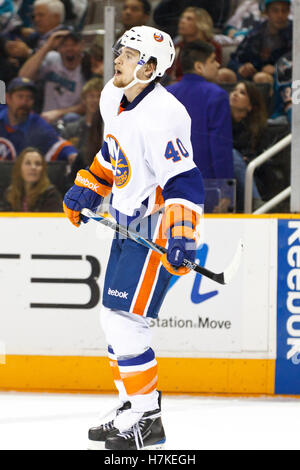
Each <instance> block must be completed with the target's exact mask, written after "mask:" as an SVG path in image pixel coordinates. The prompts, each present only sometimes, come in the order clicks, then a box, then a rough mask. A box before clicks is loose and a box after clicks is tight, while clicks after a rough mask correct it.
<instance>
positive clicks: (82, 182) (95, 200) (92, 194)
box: [63, 170, 103, 227]
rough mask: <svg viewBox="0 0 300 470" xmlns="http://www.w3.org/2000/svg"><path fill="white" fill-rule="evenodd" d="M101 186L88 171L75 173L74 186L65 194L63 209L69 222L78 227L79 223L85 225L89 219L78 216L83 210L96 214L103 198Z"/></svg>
mask: <svg viewBox="0 0 300 470" xmlns="http://www.w3.org/2000/svg"><path fill="white" fill-rule="evenodd" d="M100 187H101V184H99V182H98V180H97V179H96V177H95V176H94V175H93V174H92V173H91V172H90V171H89V170H80V171H79V172H78V173H77V176H76V179H75V184H74V185H73V186H72V187H71V188H70V189H69V191H68V192H67V193H66V195H65V198H64V202H63V208H64V211H65V214H66V216H67V217H68V219H69V220H70V222H71V223H72V224H73V225H75V227H79V225H80V223H81V222H83V223H85V224H86V223H87V222H88V221H89V219H88V218H87V217H84V216H82V215H81V214H80V212H81V210H82V209H83V208H88V209H91V210H92V211H94V212H96V211H97V208H98V207H99V205H100V204H101V202H102V200H103V197H102V195H101V193H100Z"/></svg>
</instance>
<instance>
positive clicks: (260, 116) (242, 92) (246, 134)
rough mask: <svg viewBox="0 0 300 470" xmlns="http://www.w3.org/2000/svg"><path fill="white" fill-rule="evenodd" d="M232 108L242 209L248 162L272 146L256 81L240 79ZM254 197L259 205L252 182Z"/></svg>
mask: <svg viewBox="0 0 300 470" xmlns="http://www.w3.org/2000/svg"><path fill="white" fill-rule="evenodd" d="M230 108H231V115H232V129H233V147H234V150H233V158H234V173H235V178H236V181H237V208H238V211H243V206H244V191H245V175H246V169H247V165H248V163H249V162H250V161H251V160H252V159H253V158H255V157H257V156H258V155H260V154H261V153H262V152H263V151H264V150H266V149H267V148H268V146H269V139H268V135H267V111H266V107H265V102H264V100H263V97H262V95H261V93H260V92H259V90H258V89H257V87H256V86H255V84H254V83H252V82H247V81H245V82H239V83H238V84H237V85H236V87H235V88H234V90H233V91H232V92H231V93H230ZM256 174H257V173H256ZM253 199H254V206H256V207H257V206H259V205H260V203H261V197H260V194H259V191H258V189H257V186H256V184H254V185H253Z"/></svg>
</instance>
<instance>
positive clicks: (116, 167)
mask: <svg viewBox="0 0 300 470" xmlns="http://www.w3.org/2000/svg"><path fill="white" fill-rule="evenodd" d="M106 139H107V144H108V148H109V155H110V162H111V164H112V167H113V174H114V181H115V185H116V187H117V188H120V189H121V188H124V187H125V186H126V185H127V184H128V183H129V180H130V177H131V168H130V163H129V161H128V158H127V157H126V155H125V153H124V151H123V150H122V148H121V146H120V144H119V142H118V141H117V139H116V138H115V137H114V136H113V135H110V134H109V135H107V136H106Z"/></svg>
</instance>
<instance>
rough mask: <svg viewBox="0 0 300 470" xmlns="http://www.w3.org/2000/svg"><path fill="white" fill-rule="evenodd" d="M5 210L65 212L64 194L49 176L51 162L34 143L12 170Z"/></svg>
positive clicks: (21, 154)
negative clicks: (48, 161)
mask: <svg viewBox="0 0 300 470" xmlns="http://www.w3.org/2000/svg"><path fill="white" fill-rule="evenodd" d="M0 209H1V211H14V212H62V197H61V195H60V194H59V192H58V191H57V189H56V188H55V186H53V185H52V184H51V183H50V181H49V179H48V176H47V163H46V161H45V159H44V157H43V155H42V154H41V153H40V151H39V150H38V149H36V148H34V147H28V148H26V149H24V150H23V151H22V152H21V153H20V155H19V156H18V158H17V160H16V162H15V164H14V167H13V172H12V182H11V185H10V186H9V187H8V189H7V190H6V192H5V194H4V197H3V200H2V201H0Z"/></svg>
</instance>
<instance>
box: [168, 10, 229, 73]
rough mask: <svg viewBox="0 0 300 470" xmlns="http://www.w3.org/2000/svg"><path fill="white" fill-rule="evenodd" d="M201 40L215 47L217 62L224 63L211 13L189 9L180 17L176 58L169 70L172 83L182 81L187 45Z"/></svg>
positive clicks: (176, 40) (176, 41)
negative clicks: (183, 56) (183, 60)
mask: <svg viewBox="0 0 300 470" xmlns="http://www.w3.org/2000/svg"><path fill="white" fill-rule="evenodd" d="M196 39H200V40H201V41H205V42H208V43H210V44H212V45H213V46H214V47H215V50H216V57H217V61H218V62H219V63H220V64H221V62H222V47H221V46H220V44H218V43H217V42H215V41H214V25H213V20H212V18H211V16H210V14H209V13H207V11H206V10H204V9H203V8H195V7H189V8H187V9H186V10H184V12H183V13H182V15H181V16H180V19H179V23H178V36H177V38H176V39H175V41H174V43H175V49H176V58H175V62H174V64H173V66H172V68H171V69H170V70H169V72H168V75H169V80H170V81H171V82H174V81H178V80H181V78H182V76H183V72H182V68H181V52H182V49H183V47H184V46H185V44H187V43H188V42H192V41H195V40H196Z"/></svg>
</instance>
